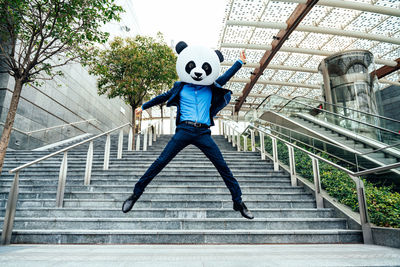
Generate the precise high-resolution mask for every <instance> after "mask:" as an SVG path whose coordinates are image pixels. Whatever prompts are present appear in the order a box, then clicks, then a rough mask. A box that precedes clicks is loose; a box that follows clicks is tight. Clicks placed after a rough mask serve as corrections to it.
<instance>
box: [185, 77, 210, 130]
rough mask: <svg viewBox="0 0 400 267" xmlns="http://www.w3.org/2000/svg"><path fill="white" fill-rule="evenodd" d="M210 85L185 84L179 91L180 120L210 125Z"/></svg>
mask: <svg viewBox="0 0 400 267" xmlns="http://www.w3.org/2000/svg"><path fill="white" fill-rule="evenodd" d="M211 98H212V92H211V88H210V86H204V85H195V84H185V85H184V86H183V88H182V90H181V92H180V107H181V108H180V113H181V121H193V122H198V123H203V124H207V125H211V121H210V106H211Z"/></svg>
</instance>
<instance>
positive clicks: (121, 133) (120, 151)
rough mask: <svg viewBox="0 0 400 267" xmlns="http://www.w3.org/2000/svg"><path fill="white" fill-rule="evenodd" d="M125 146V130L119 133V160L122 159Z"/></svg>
mask: <svg viewBox="0 0 400 267" xmlns="http://www.w3.org/2000/svg"><path fill="white" fill-rule="evenodd" d="M123 144H124V130H122V129H121V130H120V131H119V137H118V153H117V159H122V145H123Z"/></svg>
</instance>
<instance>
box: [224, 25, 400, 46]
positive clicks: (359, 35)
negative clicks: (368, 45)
mask: <svg viewBox="0 0 400 267" xmlns="http://www.w3.org/2000/svg"><path fill="white" fill-rule="evenodd" d="M226 25H227V26H228V25H232V26H248V27H256V28H268V29H279V30H285V29H286V28H287V27H288V25H287V24H286V23H284V22H267V21H243V20H241V21H235V20H228V21H227V22H226ZM296 31H303V32H312V33H321V34H332V35H338V36H347V37H353V38H360V39H367V40H372V41H378V42H385V43H390V44H396V45H400V39H399V38H393V37H388V36H384V35H378V34H371V33H365V32H356V31H347V30H342V29H334V28H326V27H319V26H318V27H317V26H309V25H299V26H297V28H296Z"/></svg>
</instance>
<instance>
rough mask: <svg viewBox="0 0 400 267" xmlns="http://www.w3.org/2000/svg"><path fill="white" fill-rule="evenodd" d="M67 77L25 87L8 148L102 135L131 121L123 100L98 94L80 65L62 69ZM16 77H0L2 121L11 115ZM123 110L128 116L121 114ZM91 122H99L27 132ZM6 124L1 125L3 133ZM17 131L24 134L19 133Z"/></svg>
mask: <svg viewBox="0 0 400 267" xmlns="http://www.w3.org/2000/svg"><path fill="white" fill-rule="evenodd" d="M62 70H63V72H64V74H65V76H64V77H57V78H56V79H54V80H52V81H46V82H45V84H44V85H43V86H41V87H36V86H33V85H25V86H24V88H23V90H22V94H21V99H20V102H19V105H18V110H17V116H16V118H15V122H14V128H15V129H17V130H14V131H13V133H12V136H11V139H10V143H9V148H11V149H16V150H21V149H33V148H37V147H40V146H43V145H46V144H49V143H53V142H56V141H60V140H64V139H67V138H70V137H73V136H77V135H80V134H83V133H85V132H91V133H99V132H100V131H105V130H109V129H112V128H113V127H116V126H119V125H121V124H123V123H126V122H128V121H130V118H131V114H132V113H131V108H130V107H129V106H127V105H125V104H124V103H123V101H122V100H120V99H108V98H107V97H105V96H98V95H97V87H96V78H95V77H93V76H90V75H89V74H88V73H87V71H86V70H85V69H84V68H83V67H82V66H81V65H79V64H73V65H68V66H65V67H63V68H62ZM13 89H14V78H13V77H10V78H9V77H7V76H5V75H3V76H1V77H0V112H1V113H0V122H1V123H4V122H5V119H6V115H7V113H8V109H9V105H10V100H11V95H12V91H13ZM121 107H122V108H123V109H124V110H125V115H124V114H123V113H121ZM88 119H97V120H98V122H97V123H96V122H92V123H90V124H89V123H83V124H78V125H76V126H66V127H64V128H57V129H55V130H50V131H48V132H40V133H33V134H31V135H28V134H26V133H24V132H28V131H33V130H39V129H43V128H47V127H52V126H57V125H63V124H67V123H73V122H78V121H82V120H88ZM2 129H3V125H2V124H1V125H0V132H1V131H2ZM18 130H20V131H22V132H19V131H18Z"/></svg>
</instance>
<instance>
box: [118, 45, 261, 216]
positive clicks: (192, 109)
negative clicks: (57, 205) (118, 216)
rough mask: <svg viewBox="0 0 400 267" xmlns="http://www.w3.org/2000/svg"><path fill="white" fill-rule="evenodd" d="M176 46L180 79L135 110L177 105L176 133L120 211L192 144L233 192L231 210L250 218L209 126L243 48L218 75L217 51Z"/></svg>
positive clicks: (127, 208)
mask: <svg viewBox="0 0 400 267" xmlns="http://www.w3.org/2000/svg"><path fill="white" fill-rule="evenodd" d="M175 49H176V51H177V53H178V58H177V62H176V69H177V73H178V76H179V78H180V80H181V81H179V82H175V84H174V87H173V88H172V89H170V90H169V91H168V92H166V93H164V94H161V95H159V96H157V97H155V98H153V99H151V100H150V101H148V102H146V103H144V104H143V105H142V107H139V108H137V109H136V110H135V113H136V114H140V113H141V112H142V111H143V110H145V109H148V108H151V107H153V106H155V105H159V104H161V103H164V102H165V101H168V102H167V106H176V107H177V116H176V125H177V126H176V132H175V135H174V136H173V137H172V139H171V140H170V141H169V143H168V144H167V146H166V147H165V148H164V150H163V152H162V153H161V155H160V156H159V157H158V158H157V159H156V161H154V163H153V164H152V165H151V166H150V167H149V169H148V170H147V171H146V172H145V174H144V175H143V176H142V177H141V178H140V179H139V181H138V182H137V183H136V185H135V188H134V190H133V194H132V195H131V196H130V197H129V198H128V199H127V200H125V202H124V203H123V205H122V211H123V212H124V213H126V212H129V211H130V210H131V209H132V207H133V205H134V204H135V202H136V201H137V200H138V199H139V197H140V196H141V195H142V194H143V192H144V190H145V188H146V186H147V185H148V184H149V183H150V182H151V181H152V180H153V178H154V177H155V176H156V175H157V174H158V173H159V172H161V170H162V169H163V168H164V167H165V166H166V165H167V164H168V163H169V162H170V161H171V160H172V159H173V158H174V157H175V156H176V155H177V154H178V153H179V152H180V151H181V150H182V149H184V148H185V147H186V146H188V145H190V144H192V145H195V146H196V147H198V148H199V149H200V150H201V151H202V152H203V153H204V154H205V155H206V156H207V158H208V159H209V160H210V161H211V162H212V163H213V164H214V166H215V167H216V168H217V170H218V172H219V174H220V175H221V176H222V179H223V180H224V182H225V185H226V186H227V188H228V189H229V191H230V193H231V195H232V200H233V209H234V210H235V211H239V212H240V213H241V215H242V216H243V217H245V218H247V219H253V218H254V216H253V215H252V213H251V212H250V211H249V210H248V209H247V207H246V205H245V204H244V203H243V201H242V198H241V196H242V192H241V190H240V186H239V183H238V181H237V180H236V179H235V178H234V177H233V175H232V172H231V171H230V169H229V167H228V166H227V164H226V162H225V160H224V158H223V157H222V154H221V151H220V150H219V148H218V146H217V145H216V143H215V142H214V140H213V139H212V138H211V131H210V129H209V128H210V126H213V125H214V121H213V117H214V116H216V115H217V113H218V112H219V111H220V110H221V109H223V108H224V107H225V106H226V105H227V104H228V103H229V101H230V98H231V93H232V92H231V91H229V90H226V89H223V88H222V86H223V85H225V84H226V83H227V82H228V81H229V79H230V78H231V77H232V76H233V75H235V73H236V72H237V71H238V70H239V69H240V68H241V67H242V65H243V64H246V56H245V54H244V51H242V52H241V53H240V60H237V61H236V62H235V64H233V66H232V67H231V68H230V69H229V70H227V71H226V72H225V73H224V74H223V75H222V76H220V77H218V76H219V68H220V62H222V61H223V56H222V54H221V52H220V51H218V50H215V51H214V50H212V49H209V48H206V47H201V46H188V45H187V44H186V43H185V42H179V43H178V44H177V45H176V48H175Z"/></svg>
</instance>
